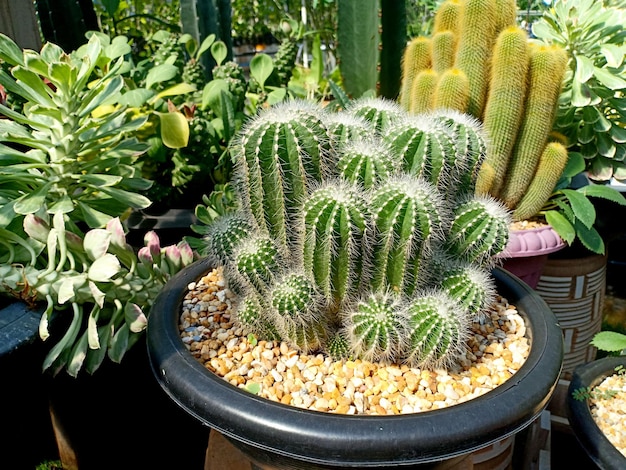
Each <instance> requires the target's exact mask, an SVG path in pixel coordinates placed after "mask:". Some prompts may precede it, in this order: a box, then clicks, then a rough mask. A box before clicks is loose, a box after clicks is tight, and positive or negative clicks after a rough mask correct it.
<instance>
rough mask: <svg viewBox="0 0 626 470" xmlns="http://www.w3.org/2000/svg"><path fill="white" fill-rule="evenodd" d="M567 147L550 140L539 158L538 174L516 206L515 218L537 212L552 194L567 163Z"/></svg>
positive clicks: (521, 218) (526, 216) (523, 218)
mask: <svg viewBox="0 0 626 470" xmlns="http://www.w3.org/2000/svg"><path fill="white" fill-rule="evenodd" d="M567 160H568V153H567V148H565V147H564V146H563V144H561V143H559V142H550V143H549V144H548V145H546V148H545V150H544V151H543V153H542V154H541V158H540V159H539V165H538V167H537V173H536V176H535V177H534V178H533V180H532V182H531V184H530V186H528V189H527V191H526V194H525V195H524V197H522V199H521V201H520V202H519V203H518V204H517V206H516V207H515V211H514V212H513V219H514V220H525V219H528V218H530V217H532V216H533V215H535V214H537V213H538V212H539V211H540V210H541V208H542V207H543V206H544V204H545V203H546V201H547V200H548V199H549V198H550V196H551V195H552V191H553V190H554V187H555V186H556V183H557V182H558V180H559V178H560V177H561V174H562V173H563V170H564V169H565V165H566V164H567Z"/></svg>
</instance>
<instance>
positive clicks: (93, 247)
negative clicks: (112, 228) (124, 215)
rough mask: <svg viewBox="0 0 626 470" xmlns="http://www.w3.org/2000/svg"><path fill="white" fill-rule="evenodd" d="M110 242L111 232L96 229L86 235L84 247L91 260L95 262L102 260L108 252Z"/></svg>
mask: <svg viewBox="0 0 626 470" xmlns="http://www.w3.org/2000/svg"><path fill="white" fill-rule="evenodd" d="M110 242H111V232H109V231H108V230H105V229H103V228H95V229H92V230H89V232H87V233H86V234H85V240H84V242H83V246H84V247H85V252H86V253H87V256H89V259H91V260H92V261H94V260H97V259H98V258H101V257H102V256H103V255H104V254H105V253H106V252H107V251H108V249H109V243H110Z"/></svg>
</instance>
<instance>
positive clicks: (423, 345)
mask: <svg viewBox="0 0 626 470" xmlns="http://www.w3.org/2000/svg"><path fill="white" fill-rule="evenodd" d="M458 308H459V307H458V305H457V304H456V302H455V301H454V299H452V298H451V297H449V296H448V295H447V294H446V293H445V291H432V292H429V293H426V294H425V295H422V296H420V297H418V298H416V299H414V300H413V301H411V303H410V304H409V305H408V306H407V307H406V308H405V309H404V310H403V311H402V319H403V324H406V327H405V328H406V329H407V330H408V331H407V333H406V339H405V345H404V346H403V347H404V349H405V350H408V351H409V353H408V355H407V358H406V362H407V363H408V364H412V365H418V364H419V365H422V366H425V367H430V368H433V367H442V366H445V365H447V364H449V363H450V362H451V361H453V359H454V358H455V357H456V356H457V355H458V354H459V353H460V352H461V351H462V348H463V345H464V342H465V340H466V338H467V331H468V330H467V325H468V323H469V316H468V315H466V314H465V313H464V312H459V311H458Z"/></svg>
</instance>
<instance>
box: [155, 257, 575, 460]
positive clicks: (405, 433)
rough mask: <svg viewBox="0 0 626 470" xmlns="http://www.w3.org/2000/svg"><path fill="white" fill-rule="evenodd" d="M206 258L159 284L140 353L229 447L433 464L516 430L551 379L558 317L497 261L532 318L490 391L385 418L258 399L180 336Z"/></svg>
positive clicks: (558, 347) (497, 272)
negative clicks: (520, 359)
mask: <svg viewBox="0 0 626 470" xmlns="http://www.w3.org/2000/svg"><path fill="white" fill-rule="evenodd" d="M214 265H215V264H214V262H213V261H212V260H210V259H209V258H204V259H201V260H199V261H196V262H194V263H193V264H192V265H190V266H188V267H187V268H185V269H183V270H182V271H180V272H179V273H178V274H177V275H176V276H174V277H173V278H172V279H171V280H170V281H169V282H168V283H167V284H166V285H165V286H164V288H163V289H162V290H161V292H160V293H159V295H158V297H157V299H156V300H155V302H154V304H153V306H152V311H151V313H150V318H149V320H148V328H147V343H148V354H149V357H150V363H151V366H152V369H153V372H154V374H155V377H156V379H157V381H158V382H159V383H160V385H161V386H162V388H163V389H164V390H165V392H166V393H167V394H168V395H169V396H170V398H171V399H172V400H174V401H175V402H176V403H178V405H180V406H181V407H182V408H184V409H185V410H186V411H187V412H188V413H190V414H191V415H193V416H194V417H196V418H197V419H198V420H200V421H201V422H202V423H204V424H206V425H208V426H210V427H212V428H214V429H216V430H217V431H219V432H221V433H222V434H224V435H225V436H226V437H228V438H230V439H231V440H232V441H234V444H235V445H237V443H240V444H243V445H244V446H250V447H253V448H256V449H260V450H262V451H269V452H273V453H275V454H276V455H278V456H280V457H287V458H295V459H297V460H299V461H301V462H302V461H306V462H308V463H311V464H321V465H331V466H332V465H337V462H341V465H343V466H347V467H352V466H354V467H360V468H364V467H372V466H380V465H385V464H392V465H393V464H395V465H397V464H398V462H402V464H403V465H407V464H416V463H427V462H434V461H437V460H441V459H442V458H444V457H445V458H450V457H455V456H458V455H462V454H466V453H468V452H471V451H473V450H477V449H480V448H483V447H485V446H488V445H490V444H492V443H494V442H496V441H498V440H501V439H503V438H505V437H508V436H510V435H512V434H515V433H517V432H518V431H520V430H522V429H523V428H525V427H526V426H528V425H529V424H530V423H532V422H533V421H534V419H535V418H536V417H537V416H538V415H539V414H540V413H541V412H542V411H543V409H544V408H545V407H546V405H547V403H548V401H549V399H550V397H551V395H552V393H553V392H554V390H555V387H556V384H557V382H558V379H559V375H560V372H561V366H562V359H563V337H562V333H561V329H560V327H559V325H558V322H557V320H556V317H555V316H554V314H553V313H552V311H551V310H550V308H549V307H548V306H547V304H546V303H545V302H544V301H543V299H541V297H539V295H538V294H536V293H535V292H534V291H533V290H532V289H531V288H530V287H528V286H527V285H526V284H524V283H523V282H521V281H519V280H517V279H516V278H514V276H512V275H511V274H509V273H508V272H507V271H505V270H503V269H501V268H496V269H494V271H493V274H494V277H495V279H496V282H497V284H498V291H499V293H500V294H501V295H502V296H503V297H506V298H509V301H511V303H513V304H515V305H516V306H517V307H518V309H519V311H520V313H521V314H522V315H523V316H525V319H526V320H529V319H530V320H531V321H530V325H528V321H527V331H528V332H529V335H530V336H531V338H532V342H531V349H530V353H529V356H528V358H527V360H526V362H525V363H524V364H523V365H522V367H521V368H520V369H519V370H518V371H517V372H516V374H515V375H514V376H513V377H512V378H510V379H509V380H507V381H506V382H505V383H504V384H502V385H500V386H498V387H497V388H496V389H494V390H492V391H490V392H488V393H486V394H485V395H482V396H481V397H478V398H475V399H472V400H470V401H468V402H465V403H461V404H457V405H454V406H451V407H447V408H444V409H439V410H434V411H428V412H423V413H413V414H400V415H393V416H372V415H343V414H332V413H324V412H318V411H312V410H305V409H300V408H296V407H293V406H289V405H284V404H281V403H277V402H274V401H271V400H267V399H264V398H260V397H258V396H255V395H252V394H250V393H249V392H246V391H244V390H242V389H240V388H237V387H235V386H233V385H231V384H230V383H228V382H227V381H225V380H224V379H223V378H221V377H218V376H217V375H215V374H213V373H212V372H210V371H208V370H207V369H205V368H204V367H203V366H202V365H201V364H200V363H199V362H198V361H197V360H196V359H195V358H194V357H193V356H192V355H191V354H190V353H189V352H188V350H187V348H186V347H185V345H184V344H183V342H182V339H181V338H180V335H179V332H178V320H179V305H180V303H181V302H182V299H183V297H184V295H185V293H186V290H187V289H186V288H187V285H188V284H189V283H190V282H192V281H196V280H198V279H199V278H200V277H201V276H202V275H204V274H205V273H207V272H208V271H209V270H210V268H211V267H212V266H214ZM355 424H358V426H355Z"/></svg>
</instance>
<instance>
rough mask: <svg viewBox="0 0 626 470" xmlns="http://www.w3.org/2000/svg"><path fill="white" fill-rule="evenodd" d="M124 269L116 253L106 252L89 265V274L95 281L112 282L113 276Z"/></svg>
mask: <svg viewBox="0 0 626 470" xmlns="http://www.w3.org/2000/svg"><path fill="white" fill-rule="evenodd" d="M121 269H122V267H121V265H120V262H119V260H118V259H117V257H116V256H115V255H112V254H111V253H106V254H105V255H103V256H101V257H100V258H98V259H96V260H95V261H94V262H93V264H92V265H91V266H90V267H89V271H88V273H87V276H88V277H89V279H90V280H92V281H94V282H110V281H111V278H112V277H113V276H115V275H116V274H117V273H119V272H120V270H121Z"/></svg>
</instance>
